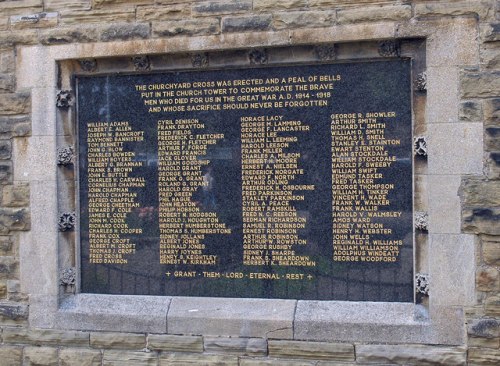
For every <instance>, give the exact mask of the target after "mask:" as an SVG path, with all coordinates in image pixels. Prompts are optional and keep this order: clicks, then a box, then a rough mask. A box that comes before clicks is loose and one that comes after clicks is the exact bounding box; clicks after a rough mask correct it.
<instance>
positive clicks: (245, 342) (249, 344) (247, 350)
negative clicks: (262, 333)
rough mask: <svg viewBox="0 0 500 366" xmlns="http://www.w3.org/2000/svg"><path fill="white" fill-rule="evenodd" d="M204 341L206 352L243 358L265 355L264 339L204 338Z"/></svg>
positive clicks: (265, 343)
mask: <svg viewBox="0 0 500 366" xmlns="http://www.w3.org/2000/svg"><path fill="white" fill-rule="evenodd" d="M204 341H205V351H206V352H212V353H229V354H238V355H245V356H259V355H261V356H264V355H266V354H267V342H266V340H265V339H264V338H227V337H205V339H204Z"/></svg>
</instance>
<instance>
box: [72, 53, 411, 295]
mask: <svg viewBox="0 0 500 366" xmlns="http://www.w3.org/2000/svg"><path fill="white" fill-rule="evenodd" d="M410 68H411V65H410V60H390V61H377V62H358V63H345V64H323V65H305V66H286V67H283V66H281V67H266V68H252V69H231V70H208V71H186V72H169V73H161V74H160V73H158V74H154V73H152V74H141V75H111V76H92V77H87V76H81V77H77V94H78V95H77V119H78V141H79V187H80V192H79V199H80V246H81V279H82V286H81V290H82V292H88V293H106V294H135V295H169V296H213V297H254V298H282V299H316V300H352V301H393V302H412V301H413V296H414V295H413V229H412V227H413V225H412V223H413V219H412V218H413V208H412V207H413V188H412V185H413V183H412V182H413V176H412V123H411V77H410ZM320 75H321V76H327V75H331V76H334V75H340V76H341V78H340V80H335V81H334V82H333V85H334V87H333V89H329V90H326V91H329V92H330V96H329V97H327V98H319V97H317V93H318V92H321V91H318V90H308V91H305V90H293V91H292V92H290V93H289V94H292V96H291V98H292V99H293V100H297V101H298V100H299V99H300V100H312V99H315V100H319V99H321V100H325V101H326V102H327V105H326V106H321V105H313V106H309V107H298V106H275V105H274V103H273V106H272V107H271V108H267V107H266V106H262V107H261V108H250V109H229V110H224V109H222V110H220V111H219V110H216V111H213V110H212V111H189V112H187V111H185V112H154V113H151V112H149V111H148V110H149V108H150V107H151V106H152V105H145V102H144V100H145V99H147V98H141V90H138V88H137V87H136V86H140V85H146V86H148V85H153V84H156V85H158V84H171V83H191V84H193V83H195V82H207V83H210V82H212V81H217V80H233V81H234V80H249V79H262V80H266V79H270V78H277V79H279V80H283V78H284V79H285V80H289V78H291V77H303V78H304V80H306V81H307V80H308V79H309V78H313V77H314V76H316V77H318V76H320ZM311 80H312V79H311ZM325 80H326V79H325ZM326 83H327V82H326V81H325V83H324V84H326ZM305 84H307V82H306V83H305ZM318 84H319V82H318ZM204 85H207V84H204ZM208 85H210V84H208ZM280 85H292V86H293V87H294V88H295V86H296V85H298V84H297V83H295V82H291V83H282V84H281V83H280ZM307 85H311V83H309V84H307ZM251 86H252V85H249V87H251ZM188 89H191V90H195V89H197V88H194V87H192V88H188ZM199 89H200V90H202V89H204V88H199ZM205 89H207V88H205ZM175 90H178V89H175ZM175 90H174V91H175ZM146 92H149V90H146ZM306 92H308V93H309V94H310V95H309V98H305V97H304V94H305V93H306ZM323 92H324V91H323ZM243 94H245V95H252V94H257V93H256V92H249V93H243V86H240V87H238V93H236V94H234V95H235V96H236V97H238V96H241V95H243ZM277 94H281V93H277ZM285 94H286V93H285ZM297 94H302V95H301V97H300V98H299V97H298V96H297ZM202 96H203V95H202ZM299 96H300V95H299ZM234 103H236V104H238V103H245V101H241V102H238V101H236V102H234ZM222 104H228V103H227V102H226V103H222ZM241 108H243V107H241ZM378 112H394V113H395V116H396V117H395V118H389V117H387V118H386V117H379V118H377V123H383V124H385V127H384V136H385V139H387V140H389V139H393V140H399V141H400V144H398V145H387V146H385V147H384V148H385V149H386V150H387V152H388V154H389V155H390V156H394V157H395V161H394V163H393V164H392V165H391V167H389V168H386V169H383V170H380V171H381V172H383V177H382V178H380V179H378V180H377V183H380V184H387V185H391V184H392V185H394V189H392V190H390V192H389V193H388V195H387V200H389V201H390V204H389V205H388V206H384V207H381V208H380V209H379V211H380V212H400V213H401V215H400V216H399V217H397V218H383V219H377V220H373V222H377V223H382V224H383V227H384V228H386V229H390V230H391V234H390V235H384V234H374V235H372V236H371V237H370V240H381V241H383V240H401V242H402V244H401V245H399V254H398V255H397V256H396V259H395V261H393V262H383V261H374V262H362V261H358V262H353V261H334V260H333V257H334V253H333V245H332V243H333V240H334V235H335V234H336V233H335V232H334V229H333V228H332V224H333V223H334V221H335V220H333V219H332V134H331V128H332V127H331V125H332V119H331V115H332V114H348V113H356V114H358V113H360V114H362V115H363V116H366V114H367V113H378ZM262 116H284V117H283V118H284V120H289V121H291V120H293V121H301V122H302V124H303V125H307V126H309V130H308V131H307V132H300V133H298V132H284V133H283V134H281V135H280V136H292V137H293V136H296V137H297V142H296V143H293V144H290V146H289V147H287V148H285V149H284V151H283V152H284V153H300V157H299V158H298V160H297V163H298V168H300V169H303V170H304V174H303V175H300V176H297V177H296V178H295V179H293V180H292V181H291V182H290V184H297V185H299V184H302V185H305V184H308V185H314V190H306V191H296V192H295V194H301V195H303V196H304V200H303V201H292V202H291V203H290V205H291V206H292V207H293V208H294V209H295V210H296V211H297V212H298V215H299V216H301V217H305V218H306V223H305V228H303V229H299V230H298V236H299V238H300V239H303V240H305V241H306V242H307V244H306V245H294V246H293V248H292V249H293V250H294V251H295V254H296V255H297V256H308V257H309V258H310V260H311V261H314V262H315V266H278V265H276V264H274V265H265V266H253V265H243V241H244V239H243V213H242V212H243V208H242V205H243V203H242V164H241V159H242V151H241V148H242V147H241V144H242V142H241V117H262ZM179 119H198V120H199V121H200V122H201V123H203V124H204V126H205V127H204V129H203V130H202V131H201V130H193V134H194V135H200V134H224V137H223V138H222V139H219V140H218V141H217V143H215V144H212V145H210V146H208V148H207V154H206V156H205V157H204V158H205V159H208V160H209V161H210V163H209V164H208V165H206V166H203V167H202V168H201V172H202V175H205V176H206V175H207V172H208V171H210V173H209V176H210V179H211V186H210V190H204V189H202V188H200V189H197V190H196V192H195V193H194V194H193V195H192V197H191V198H190V199H191V201H193V202H196V204H197V207H199V208H200V211H202V212H203V211H210V212H216V214H217V217H218V218H219V221H220V222H221V223H224V224H225V225H226V226H227V228H229V229H230V230H231V234H210V235H206V237H205V239H203V241H202V242H203V244H204V245H205V249H204V250H203V252H204V253H206V254H210V255H216V256H217V257H218V260H217V263H216V264H215V265H183V264H170V265H167V264H163V265H162V264H160V260H159V245H160V244H159V242H160V229H159V221H160V219H159V212H160V211H161V210H159V206H160V199H159V186H161V187H164V188H165V187H168V185H166V184H165V183H164V182H163V183H162V182H160V183H159V180H158V176H159V173H158V169H159V168H158V164H159V163H158V162H159V159H163V161H165V159H166V158H165V157H164V156H163V157H159V156H158V121H159V120H173V121H175V120H179ZM117 121H127V122H128V124H129V125H130V127H131V129H132V130H133V131H143V136H144V139H143V141H137V142H126V143H124V144H123V151H132V152H134V153H135V155H134V157H133V160H134V161H141V162H142V166H141V167H139V168H135V169H133V172H132V173H131V175H130V176H135V177H144V178H145V179H144V180H145V186H144V187H138V188H131V189H130V192H132V193H134V194H136V201H137V202H138V206H139V207H136V208H133V209H132V210H131V212H130V213H127V215H126V223H127V225H128V226H129V227H132V228H141V229H142V233H141V234H136V235H133V234H131V235H121V237H122V238H127V239H129V241H130V242H131V243H134V244H135V245H136V247H135V248H136V251H135V253H134V254H129V255H125V256H123V257H124V258H125V259H126V260H127V263H126V264H116V263H91V262H92V261H91V260H90V258H89V254H90V241H89V233H90V232H91V230H89V227H90V226H89V221H90V220H93V219H95V218H92V215H93V214H92V212H93V211H92V209H91V210H90V212H89V204H90V202H89V161H88V148H89V142H88V141H89V140H88V129H89V123H100V124H110V123H111V122H117ZM358 129H361V128H359V127H358ZM356 133H357V131H356ZM363 133H364V132H363ZM200 159H201V158H200ZM166 160H168V159H166ZM91 174H94V173H91ZM93 199H94V200H95V197H93ZM91 235H93V234H91ZM193 272H194V277H190V276H191V275H192V274H193ZM219 276H220V277H219ZM240 276H242V278H239V277H240ZM265 278H272V279H265Z"/></svg>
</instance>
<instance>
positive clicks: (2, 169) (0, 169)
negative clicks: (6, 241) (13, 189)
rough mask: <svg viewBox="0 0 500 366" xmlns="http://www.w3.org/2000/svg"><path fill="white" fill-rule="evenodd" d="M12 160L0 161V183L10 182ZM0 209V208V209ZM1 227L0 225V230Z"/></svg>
mask: <svg viewBox="0 0 500 366" xmlns="http://www.w3.org/2000/svg"><path fill="white" fill-rule="evenodd" d="M12 175H13V172H12V162H10V161H0V183H3V184H6V183H12ZM0 210H1V209H0ZM1 231H2V227H1V225H0V232H1Z"/></svg>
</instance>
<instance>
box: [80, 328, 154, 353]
mask: <svg viewBox="0 0 500 366" xmlns="http://www.w3.org/2000/svg"><path fill="white" fill-rule="evenodd" d="M90 346H91V347H94V348H121V349H137V350H139V349H143V348H145V347H146V336H145V335H144V334H134V333H114V332H92V333H90Z"/></svg>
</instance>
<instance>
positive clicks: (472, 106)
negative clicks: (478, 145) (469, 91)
mask: <svg viewBox="0 0 500 366" xmlns="http://www.w3.org/2000/svg"><path fill="white" fill-rule="evenodd" d="M458 118H459V119H460V120H461V121H470V122H478V121H481V120H482V119H483V108H482V105H481V103H480V102H477V101H472V100H467V101H465V102H462V103H460V106H459V110H458Z"/></svg>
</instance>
